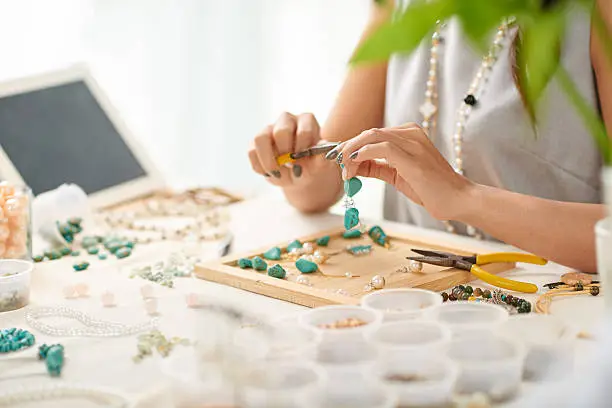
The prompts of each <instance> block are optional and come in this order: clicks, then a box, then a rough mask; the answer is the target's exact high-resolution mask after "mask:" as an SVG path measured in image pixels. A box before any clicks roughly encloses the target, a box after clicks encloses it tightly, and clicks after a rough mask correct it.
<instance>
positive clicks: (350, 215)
mask: <svg viewBox="0 0 612 408" xmlns="http://www.w3.org/2000/svg"><path fill="white" fill-rule="evenodd" d="M357 224H359V211H358V210H357V209H356V208H347V210H346V211H345V212H344V229H346V230H350V229H353V228H355V227H356V226H357Z"/></svg>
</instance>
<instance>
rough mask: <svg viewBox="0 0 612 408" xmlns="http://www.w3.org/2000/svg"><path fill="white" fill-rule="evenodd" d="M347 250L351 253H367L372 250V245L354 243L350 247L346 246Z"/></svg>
mask: <svg viewBox="0 0 612 408" xmlns="http://www.w3.org/2000/svg"><path fill="white" fill-rule="evenodd" d="M347 251H349V252H350V253H351V254H353V255H363V254H369V253H370V252H372V245H355V246H352V247H350V248H347Z"/></svg>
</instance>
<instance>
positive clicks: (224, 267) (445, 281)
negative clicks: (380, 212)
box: [195, 227, 516, 308]
mask: <svg viewBox="0 0 612 408" xmlns="http://www.w3.org/2000/svg"><path fill="white" fill-rule="evenodd" d="M342 232H344V229H343V228H341V227H340V228H334V229H331V230H328V231H322V232H319V233H317V234H312V235H309V236H306V237H302V238H300V241H301V242H308V241H310V242H312V241H315V240H316V239H317V238H319V237H322V236H325V235H330V236H331V237H332V239H334V238H338V237H339V236H340V235H342ZM387 235H388V236H389V238H390V239H391V241H392V242H393V240H402V241H410V242H411V243H413V244H415V246H418V247H425V248H430V249H435V250H441V251H447V252H452V253H456V254H458V255H473V254H474V253H475V252H477V251H469V250H465V249H457V248H456V247H453V246H452V245H445V244H440V243H431V242H427V241H424V240H423V239H414V238H413V237H411V236H408V235H405V234H397V233H394V232H389V231H387ZM286 245H287V242H284V243H283V244H281V245H277V246H278V247H280V248H284V247H285V246H286ZM270 247H271V246H268V247H266V248H262V249H260V250H258V251H251V252H249V253H243V254H234V255H228V256H226V257H223V258H220V259H218V260H216V261H213V262H208V263H204V264H200V265H196V267H195V275H196V276H197V277H198V278H200V279H204V280H207V281H210V282H215V283H220V284H222V285H226V286H231V287H234V288H237V289H242V290H246V291H249V292H253V293H257V294H260V295H264V296H268V297H272V298H275V299H279V300H284V301H287V302H291V303H295V304H298V305H302V306H307V307H311V308H314V307H319V306H325V305H334V304H340V305H357V304H359V302H360V298H358V297H356V296H345V295H342V294H337V293H333V292H328V291H325V290H321V289H320V288H315V287H310V286H306V285H300V284H298V283H296V282H292V281H288V280H285V279H277V278H273V277H271V276H268V275H267V274H266V273H265V272H260V273H257V272H255V271H253V270H252V269H240V268H239V267H237V266H232V264H234V265H235V264H236V262H237V261H238V259H240V258H252V257H254V256H257V255H260V256H261V254H262V253H263V252H265V251H267V250H268V249H270ZM272 262H274V261H272ZM515 267H516V264H514V263H497V264H490V265H485V266H483V269H485V270H486V271H488V272H491V273H495V274H497V273H500V272H504V271H508V270H510V269H513V268H515ZM474 280H476V277H475V276H474V275H472V274H471V273H469V272H467V271H463V270H459V269H454V268H450V269H445V270H442V271H441V272H435V273H428V274H423V275H422V279H417V284H415V285H413V286H411V287H414V288H421V289H428V290H432V291H443V290H446V289H449V288H452V287H454V286H456V285H460V284H465V283H468V282H471V281H474ZM364 294H365V293H364Z"/></svg>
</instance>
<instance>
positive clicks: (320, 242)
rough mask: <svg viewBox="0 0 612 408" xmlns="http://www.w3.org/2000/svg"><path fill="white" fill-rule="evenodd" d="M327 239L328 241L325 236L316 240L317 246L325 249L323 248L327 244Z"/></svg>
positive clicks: (327, 236) (327, 237)
mask: <svg viewBox="0 0 612 408" xmlns="http://www.w3.org/2000/svg"><path fill="white" fill-rule="evenodd" d="M329 239H330V236H329V235H326V236H324V237H321V238H318V239H317V245H318V246H322V247H325V246H327V244H329Z"/></svg>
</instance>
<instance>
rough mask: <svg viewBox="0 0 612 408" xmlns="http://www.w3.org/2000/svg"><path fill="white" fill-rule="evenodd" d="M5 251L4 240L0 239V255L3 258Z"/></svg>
mask: <svg viewBox="0 0 612 408" xmlns="http://www.w3.org/2000/svg"><path fill="white" fill-rule="evenodd" d="M5 252H6V245H4V242H1V241H0V257H3V258H4V253H5Z"/></svg>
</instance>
